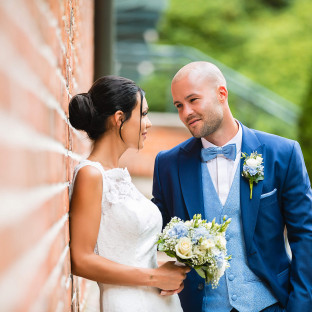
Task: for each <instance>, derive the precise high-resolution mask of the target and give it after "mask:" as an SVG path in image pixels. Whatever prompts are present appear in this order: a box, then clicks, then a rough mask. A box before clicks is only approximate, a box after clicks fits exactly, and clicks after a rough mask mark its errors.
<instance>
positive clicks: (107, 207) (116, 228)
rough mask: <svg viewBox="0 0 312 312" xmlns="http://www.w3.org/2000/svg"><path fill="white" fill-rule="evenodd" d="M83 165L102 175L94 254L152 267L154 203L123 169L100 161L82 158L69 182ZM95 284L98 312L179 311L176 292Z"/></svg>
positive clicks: (156, 222) (157, 220)
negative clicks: (98, 295)
mask: <svg viewBox="0 0 312 312" xmlns="http://www.w3.org/2000/svg"><path fill="white" fill-rule="evenodd" d="M86 165H90V166H93V167H96V168H98V169H99V171H100V172H101V173H102V177H103V194H102V207H101V212H102V214H101V222H100V228H99V233H98V238H97V243H96V246H95V253H96V254H98V255H100V256H102V257H105V258H107V259H109V260H112V261H115V262H118V263H122V264H126V265H131V266H135V267H144V268H156V267H157V252H156V245H155V243H156V239H157V234H158V233H160V231H161V226H162V217H161V214H160V212H159V210H158V208H157V206H155V205H154V204H153V203H152V202H151V201H150V200H148V199H146V198H145V197H144V196H143V195H142V194H141V193H140V192H139V191H138V190H137V189H136V187H135V186H134V184H133V183H132V181H131V177H130V175H129V172H128V170H127V169H121V168H114V169H111V170H104V169H103V167H102V165H101V164H100V163H98V162H92V161H89V160H84V161H82V162H80V163H79V165H78V166H77V167H76V168H75V171H74V178H73V183H74V181H75V178H76V175H77V173H78V171H79V169H80V168H82V167H84V166H86ZM73 183H72V185H73ZM71 192H72V187H71ZM70 196H71V193H70ZM99 287H100V293H101V302H100V303H101V311H105V312H106V311H108V312H124V311H127V312H140V311H142V312H143V311H144V312H158V311H164V312H169V311H170V312H171V311H172V312H176V311H182V308H181V306H180V302H179V299H178V297H177V296H176V295H175V296H170V297H163V296H160V295H159V290H158V289H156V288H151V287H126V286H118V285H106V284H99Z"/></svg>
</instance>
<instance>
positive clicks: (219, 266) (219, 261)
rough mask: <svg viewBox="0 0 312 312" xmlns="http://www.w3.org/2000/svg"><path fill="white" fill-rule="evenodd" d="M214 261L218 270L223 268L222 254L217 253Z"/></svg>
mask: <svg viewBox="0 0 312 312" xmlns="http://www.w3.org/2000/svg"><path fill="white" fill-rule="evenodd" d="M215 259H216V261H217V267H218V269H219V270H220V269H221V268H222V267H223V263H224V255H223V253H219V254H218V255H217V256H215Z"/></svg>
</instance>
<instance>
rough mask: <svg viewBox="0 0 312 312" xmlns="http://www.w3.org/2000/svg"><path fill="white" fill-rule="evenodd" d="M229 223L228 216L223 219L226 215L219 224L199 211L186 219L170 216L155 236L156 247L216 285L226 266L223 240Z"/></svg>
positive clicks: (227, 263)
mask: <svg viewBox="0 0 312 312" xmlns="http://www.w3.org/2000/svg"><path fill="white" fill-rule="evenodd" d="M230 222H231V219H227V220H226V217H224V218H223V222H222V223H221V224H218V223H216V222H215V219H213V221H212V222H207V221H206V220H202V219H201V215H200V214H197V215H194V217H193V219H192V220H190V221H182V220H181V219H179V218H178V217H173V218H172V219H171V220H170V222H169V223H168V224H167V225H166V227H165V228H164V229H163V231H162V233H161V234H159V235H158V241H157V247H158V250H159V251H163V252H165V253H166V254H167V255H168V256H170V257H174V258H176V259H177V260H178V261H179V262H181V263H184V264H185V265H187V266H190V267H192V268H194V269H195V270H196V272H197V273H198V274H199V275H200V276H201V277H202V278H204V279H205V282H206V283H207V284H211V286H212V288H216V287H217V286H218V283H219V279H220V278H221V276H222V275H223V274H224V272H225V270H226V268H228V267H229V266H230V265H229V262H228V260H230V258H231V256H228V255H227V251H226V239H225V231H226V229H227V227H228V225H229V224H230Z"/></svg>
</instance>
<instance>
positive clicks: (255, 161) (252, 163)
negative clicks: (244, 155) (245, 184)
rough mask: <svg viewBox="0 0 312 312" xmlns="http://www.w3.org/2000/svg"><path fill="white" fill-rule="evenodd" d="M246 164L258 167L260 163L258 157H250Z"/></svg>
mask: <svg viewBox="0 0 312 312" xmlns="http://www.w3.org/2000/svg"><path fill="white" fill-rule="evenodd" d="M246 165H247V166H248V167H250V168H256V167H257V166H258V165H259V164H258V161H257V159H254V158H249V159H247V160H246Z"/></svg>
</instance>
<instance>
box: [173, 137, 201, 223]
mask: <svg viewBox="0 0 312 312" xmlns="http://www.w3.org/2000/svg"><path fill="white" fill-rule="evenodd" d="M201 148H202V144H201V140H200V139H195V138H194V139H192V140H191V141H190V142H189V143H188V144H187V145H186V146H185V147H184V148H181V150H180V153H179V159H178V162H179V164H178V166H179V178H180V184H181V189H182V194H183V199H184V202H185V205H186V208H187V211H188V214H189V217H190V219H192V218H193V215H194V214H197V213H200V214H201V215H202V217H204V203H203V186H202V176H201V159H200V151H201Z"/></svg>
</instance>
